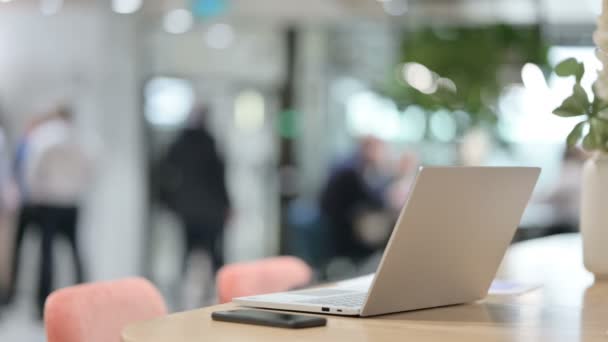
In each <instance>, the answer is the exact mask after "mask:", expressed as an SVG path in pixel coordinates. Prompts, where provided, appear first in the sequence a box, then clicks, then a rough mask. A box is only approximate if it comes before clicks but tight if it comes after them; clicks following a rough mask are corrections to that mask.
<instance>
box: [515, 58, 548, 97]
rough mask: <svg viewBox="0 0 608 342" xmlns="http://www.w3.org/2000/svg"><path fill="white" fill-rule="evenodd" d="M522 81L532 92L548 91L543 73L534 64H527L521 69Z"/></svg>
mask: <svg viewBox="0 0 608 342" xmlns="http://www.w3.org/2000/svg"><path fill="white" fill-rule="evenodd" d="M521 80H522V82H523V83H524V86H525V87H526V89H528V90H530V91H535V92H542V91H545V90H547V89H548V87H547V81H545V75H543V71H542V70H541V69H540V67H539V66H538V65H536V64H534V63H526V64H525V65H524V66H523V68H521Z"/></svg>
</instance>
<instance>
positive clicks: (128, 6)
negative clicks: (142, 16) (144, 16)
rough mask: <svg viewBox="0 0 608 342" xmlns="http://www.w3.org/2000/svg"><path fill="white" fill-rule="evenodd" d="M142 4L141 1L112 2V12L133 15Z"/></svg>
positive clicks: (115, 0)
mask: <svg viewBox="0 0 608 342" xmlns="http://www.w3.org/2000/svg"><path fill="white" fill-rule="evenodd" d="M142 4H143V0H112V11H114V12H116V13H120V14H129V13H135V12H137V11H138V10H139V9H140V8H141V5H142Z"/></svg>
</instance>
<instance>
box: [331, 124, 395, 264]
mask: <svg viewBox="0 0 608 342" xmlns="http://www.w3.org/2000/svg"><path fill="white" fill-rule="evenodd" d="M385 150H386V147H385V144H384V142H383V141H381V140H379V139H377V138H375V137H371V136H368V137H364V138H362V139H361V141H360V142H359V146H358V148H357V150H356V151H355V152H354V154H353V155H352V156H350V157H349V158H347V159H346V160H345V161H343V162H342V163H340V164H339V165H338V166H337V167H335V168H334V169H333V170H332V172H331V174H330V176H329V180H328V182H327V184H326V186H325V188H324V189H323V191H322V194H321V213H322V215H323V217H324V218H325V220H326V221H327V223H328V225H329V229H330V230H331V238H332V242H331V246H332V249H333V250H332V251H331V252H333V253H334V255H335V256H336V257H347V258H349V259H351V260H353V261H354V262H359V261H361V260H364V259H365V258H366V257H368V256H369V255H371V254H372V253H373V252H374V251H375V250H377V249H378V248H381V246H378V245H376V243H377V241H378V236H379V234H377V231H375V230H376V229H382V230H384V229H385V228H384V227H383V226H384V225H387V224H390V223H389V222H390V220H387V219H386V217H385V216H384V214H383V211H384V208H385V202H384V193H385V191H386V188H387V185H388V181H389V177H388V176H387V173H388V172H387V170H386V164H385V163H384V162H385V152H386V151H385ZM366 240H367V241H366ZM370 242H371V243H370Z"/></svg>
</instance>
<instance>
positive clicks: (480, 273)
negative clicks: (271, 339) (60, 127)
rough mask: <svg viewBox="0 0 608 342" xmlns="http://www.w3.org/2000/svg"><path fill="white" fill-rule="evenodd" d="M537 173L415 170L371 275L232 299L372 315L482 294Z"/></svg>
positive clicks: (487, 169)
mask: <svg viewBox="0 0 608 342" xmlns="http://www.w3.org/2000/svg"><path fill="white" fill-rule="evenodd" d="M539 174H540V169H539V168H533V167H423V168H422V167H421V168H420V170H419V171H418V175H417V177H416V182H415V184H414V185H413V187H412V190H411V191H410V196H409V199H408V201H407V203H406V204H405V206H404V207H403V209H402V211H401V214H400V216H399V219H398V221H397V224H396V225H395V228H394V229H393V233H392V235H391V238H390V240H389V242H388V245H387V247H386V249H385V251H384V255H383V256H382V260H381V262H380V265H379V266H378V269H377V271H376V273H375V274H373V275H370V276H367V277H362V278H355V279H353V280H349V281H345V282H340V283H336V284H334V285H332V286H329V287H323V288H317V289H308V290H298V291H289V292H281V293H273V294H267V295H259V296H250V297H240V298H235V299H234V300H233V302H235V303H237V304H241V305H245V306H251V307H258V308H267V309H279V310H293V311H304V312H315V313H319V312H320V313H328V314H334V315H349V316H373V315H380V314H387V313H392V312H400V311H408V310H416V309H424V308H433V307H439V306H446V305H454V304H462V303H468V302H472V301H475V300H478V299H481V298H483V297H485V296H486V295H487V292H488V289H489V287H490V284H491V282H492V280H493V278H494V276H495V275H496V271H497V269H498V266H499V265H500V262H501V260H502V258H503V256H504V254H505V252H506V250H507V247H508V246H509V243H510V242H511V240H512V238H513V235H514V233H515V230H516V228H517V226H518V224H519V221H520V219H521V216H522V214H523V212H524V209H525V207H526V204H527V203H528V200H529V199H530V196H531V194H532V190H533V189H534V186H535V184H536V181H537V179H538V176H539Z"/></svg>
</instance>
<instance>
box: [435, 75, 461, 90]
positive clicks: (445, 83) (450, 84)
mask: <svg viewBox="0 0 608 342" xmlns="http://www.w3.org/2000/svg"><path fill="white" fill-rule="evenodd" d="M437 86H438V87H441V88H444V89H447V90H449V91H451V92H452V93H456V92H457V91H458V88H456V83H454V81H452V80H451V79H449V78H445V77H440V78H439V79H438V80H437Z"/></svg>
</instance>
